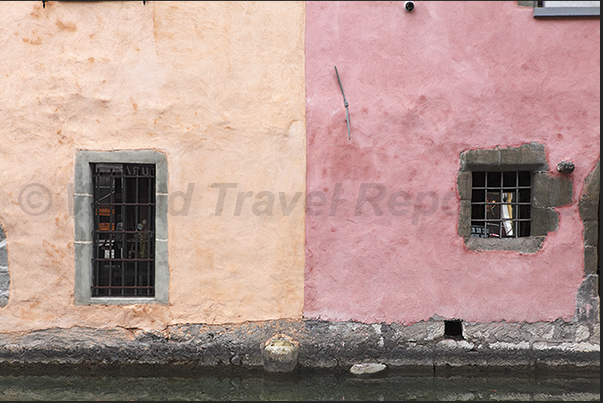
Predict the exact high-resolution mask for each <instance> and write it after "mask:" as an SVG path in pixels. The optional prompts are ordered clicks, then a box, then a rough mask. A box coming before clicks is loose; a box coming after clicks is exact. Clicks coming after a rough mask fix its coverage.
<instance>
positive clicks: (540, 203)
mask: <svg viewBox="0 0 603 403" xmlns="http://www.w3.org/2000/svg"><path fill="white" fill-rule="evenodd" d="M548 170H549V164H548V162H547V160H546V152H545V148H544V145H542V144H539V143H535V142H532V143H524V144H522V145H521V146H519V147H507V148H499V147H496V148H494V149H472V150H466V151H463V152H462V153H461V154H460V170H459V172H458V175H457V190H458V193H459V197H460V211H459V222H458V235H459V236H461V237H463V239H464V241H465V246H466V247H467V249H469V250H484V251H497V250H503V251H517V252H521V253H536V252H537V251H538V250H540V248H541V247H542V243H543V242H544V239H545V238H546V235H547V234H548V233H549V232H553V231H556V230H557V228H558V224H559V213H558V212H557V211H556V210H555V207H559V206H563V205H566V204H570V203H571V202H572V193H573V184H572V180H571V179H570V178H569V177H567V176H552V175H550V174H549V172H548ZM474 171H501V172H504V171H530V172H531V173H532V181H531V186H532V189H531V204H532V206H531V209H530V218H531V221H532V222H531V231H530V236H528V237H520V238H478V237H471V193H472V187H473V184H472V173H473V172H474Z"/></svg>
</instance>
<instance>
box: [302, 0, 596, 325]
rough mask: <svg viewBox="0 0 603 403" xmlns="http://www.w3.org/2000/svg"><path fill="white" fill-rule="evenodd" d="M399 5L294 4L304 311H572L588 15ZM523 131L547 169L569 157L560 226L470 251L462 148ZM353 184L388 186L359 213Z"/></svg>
mask: <svg viewBox="0 0 603 403" xmlns="http://www.w3.org/2000/svg"><path fill="white" fill-rule="evenodd" d="M402 4H403V3H401V2H308V4H307V6H306V9H307V17H306V21H307V24H306V87H307V90H306V109H307V145H308V146H307V165H308V170H307V191H308V193H309V194H310V193H311V192H317V193H316V194H315V195H316V196H315V197H314V198H312V202H313V203H314V206H312V205H311V204H310V200H309V207H310V210H309V211H312V214H310V213H309V214H308V215H307V217H306V242H307V244H306V288H305V308H304V314H305V316H306V317H308V318H321V319H326V320H356V321H361V322H369V323H370V322H381V321H385V322H401V323H407V324H408V323H414V322H418V321H421V320H427V319H429V318H432V317H434V316H436V315H438V317H441V318H445V319H452V318H458V319H463V320H465V321H470V322H476V323H484V322H498V321H507V322H539V321H543V322H550V321H555V320H557V319H561V320H571V319H572V318H573V317H574V313H575V309H576V295H577V293H578V290H579V287H580V285H581V283H582V280H583V278H584V276H585V274H584V257H583V250H584V245H583V239H582V237H581V234H582V231H583V228H582V225H583V224H582V220H581V218H580V215H579V212H578V198H579V195H580V192H581V189H582V186H583V184H584V180H585V178H586V176H587V175H588V174H589V173H590V172H591V171H592V170H593V168H594V166H595V164H596V162H597V160H598V158H599V145H600V78H599V73H600V53H599V51H598V49H599V48H600V21H599V19H556V20H537V19H535V18H534V17H533V10H532V9H531V8H526V7H520V6H518V5H517V2H417V3H416V7H415V9H414V11H413V12H412V13H408V12H405V11H404V9H403V6H402ZM334 66H337V69H338V71H339V75H340V77H341V82H342V86H343V89H344V91H345V96H346V99H347V101H348V103H349V113H350V125H351V140H348V135H347V126H346V120H345V108H344V102H343V98H342V94H341V91H340V88H339V85H338V82H337V77H336V74H335V70H334ZM531 142H537V143H539V144H543V145H544V146H545V148H546V153H547V154H546V158H547V162H548V165H549V167H551V168H549V171H548V174H550V175H551V176H558V175H560V174H559V173H558V172H557V171H556V169H555V167H556V165H557V163H558V162H559V161H562V160H567V161H572V162H574V164H575V170H574V171H573V172H572V173H571V174H570V175H571V179H572V186H573V192H572V195H573V196H572V199H571V201H570V202H569V203H567V204H564V205H562V206H558V207H555V209H556V212H557V213H558V214H559V222H558V228H557V230H556V231H554V232H549V233H548V235H547V236H546V239H545V240H544V242H543V244H542V247H541V248H540V250H538V252H537V253H533V254H522V253H520V252H513V251H469V250H467V249H466V247H465V245H464V243H463V238H462V237H460V236H459V235H458V234H457V227H458V212H459V196H458V194H457V191H456V181H457V172H458V170H459V155H460V154H461V153H462V152H464V151H466V150H471V149H494V148H495V147H501V148H504V147H518V146H520V145H521V144H524V143H531ZM363 183H364V184H365V185H364V190H366V191H367V195H369V196H371V195H377V194H378V192H380V191H382V194H383V192H385V193H384V194H385V195H384V196H383V198H382V199H381V201H380V202H379V204H378V206H379V207H380V209H381V212H382V215H377V214H376V212H375V211H374V210H373V208H372V207H371V205H370V204H369V203H366V204H364V205H363V206H361V207H362V210H360V214H357V212H358V210H357V207H358V206H357V204H358V203H357V201H358V198H359V194H360V195H361V194H362V190H363V185H362V184H363ZM366 184H374V185H370V186H369V185H366ZM375 184H376V185H375ZM394 192H401V193H398V195H397V196H398V197H397V198H394V199H393V200H392V201H393V202H398V203H399V204H398V205H390V207H392V210H391V211H390V209H389V208H388V204H387V201H388V199H390V196H391V195H392V194H394ZM321 194H324V199H323V198H322V197H321V196H320V195H321ZM337 194H338V195H339V203H337V204H336V203H334V201H333V200H334V199H336V198H337ZM395 196H396V195H394V197H395ZM321 204H323V206H321ZM324 204H326V205H324ZM334 205H335V206H336V208H334V207H333V206H334ZM392 211H393V213H392ZM396 211H399V212H400V215H396V214H397V213H396ZM394 213H396V214H394Z"/></svg>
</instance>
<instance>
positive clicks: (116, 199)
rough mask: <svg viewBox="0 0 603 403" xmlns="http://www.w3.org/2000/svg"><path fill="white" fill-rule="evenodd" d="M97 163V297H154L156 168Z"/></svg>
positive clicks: (94, 267) (94, 292)
mask: <svg viewBox="0 0 603 403" xmlns="http://www.w3.org/2000/svg"><path fill="white" fill-rule="evenodd" d="M92 165H93V166H92V176H93V188H94V194H93V197H94V202H93V206H92V208H93V212H94V230H93V246H94V247H93V249H94V251H93V257H92V296H93V297H153V296H154V295H155V166H154V165H153V164H100V163H99V164H92Z"/></svg>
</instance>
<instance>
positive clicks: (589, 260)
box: [584, 246, 599, 274]
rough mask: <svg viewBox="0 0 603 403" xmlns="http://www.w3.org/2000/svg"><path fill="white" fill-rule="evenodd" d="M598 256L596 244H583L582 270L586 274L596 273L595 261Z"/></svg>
mask: <svg viewBox="0 0 603 403" xmlns="http://www.w3.org/2000/svg"><path fill="white" fill-rule="evenodd" d="M598 259H599V257H598V256H597V247H596V246H585V247H584V272H585V273H586V274H596V273H597V261H598Z"/></svg>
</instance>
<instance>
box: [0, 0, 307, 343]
mask: <svg viewBox="0 0 603 403" xmlns="http://www.w3.org/2000/svg"><path fill="white" fill-rule="evenodd" d="M1 8H2V15H3V24H2V26H1V27H0V41H1V43H2V46H1V47H0V119H1V120H2V125H1V126H0V156H1V159H0V223H1V224H2V227H3V229H4V231H5V233H6V237H7V245H8V262H9V273H10V290H9V291H10V296H9V301H8V304H7V305H6V306H5V307H4V308H0V331H25V330H35V329H42V328H48V327H71V326H76V325H78V326H89V327H115V326H121V327H128V328H141V329H162V328H164V327H165V326H167V325H170V324H176V323H209V324H215V323H234V322H243V321H252V320H267V319H276V318H299V317H301V315H302V308H303V280H304V279H303V268H304V246H303V245H304V235H303V234H304V212H303V200H302V202H300V203H299V206H298V207H297V208H295V209H293V210H292V212H291V213H290V215H289V216H284V215H283V214H282V212H281V210H280V208H278V197H277V199H276V207H275V208H274V213H273V214H271V215H265V216H258V215H255V214H254V213H253V211H252V206H253V204H254V203H256V202H258V201H261V200H259V199H257V198H255V195H256V194H257V193H258V192H260V191H269V192H274V193H275V194H276V193H277V192H284V193H285V194H286V196H287V198H288V200H291V198H292V197H293V195H294V194H295V193H296V192H303V191H304V186H305V185H304V182H305V174H304V173H305V129H304V128H305V109H304V36H303V32H304V21H305V4H304V3H303V2H147V3H146V5H143V2H141V1H138V2H112V1H111V2H109V1H107V2H54V1H48V2H46V5H45V7H44V8H43V7H42V2H41V1H36V2H5V3H3V4H2V6H1ZM138 149H145V150H155V151H159V152H162V153H165V154H166V156H167V161H168V172H169V174H168V191H169V195H170V196H169V200H170V209H171V210H170V212H169V213H168V248H169V271H170V285H169V304H167V305H128V306H99V305H94V306H81V305H75V304H74V246H73V242H74V223H73V216H72V207H73V206H70V191H72V190H73V186H72V184H73V181H74V164H75V159H76V153H77V151H78V150H105V151H110V150H138ZM212 183H236V184H237V189H234V190H229V193H228V195H227V197H226V200H225V204H224V213H223V214H222V215H221V216H216V215H214V214H215V209H216V203H217V197H218V191H219V189H217V188H212V187H211V184H212ZM29 184H39V185H41V186H44V187H45V188H46V189H48V190H49V191H50V196H51V197H52V202H51V203H49V207H48V210H47V211H45V212H44V213H43V214H39V215H32V214H28V213H27V212H26V210H25V209H24V208H23V207H24V206H23V203H21V204H20V203H19V195H20V194H21V192H22V191H23V189H24V188H25V187H26V186H27V185H29ZM70 184H71V185H70ZM190 184H193V186H194V187H193V188H192V190H191V191H190V192H189V193H188V197H189V198H188V200H189V203H190V205H189V207H188V213H187V214H183V213H182V212H183V211H184V210H183V209H184V208H185V206H184V204H183V201H184V198H183V197H182V194H183V193H186V192H188V191H189V189H190V187H189V185H190ZM34 190H35V189H34ZM242 191H253V192H254V197H252V198H251V199H249V200H248V201H247V202H246V204H245V205H244V206H243V209H242V211H241V214H240V216H234V214H233V209H234V203H235V202H234V199H235V198H236V192H242ZM177 192H182V193H177ZM178 195H180V196H178ZM23 200H27V199H23ZM41 202H44V200H42V199H41V198H40V197H39V196H33V198H32V199H31V203H32V205H31V206H30V207H35V206H36V205H38V204H39V203H41ZM38 211H39V210H35V212H36V213H37V212H38Z"/></svg>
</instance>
